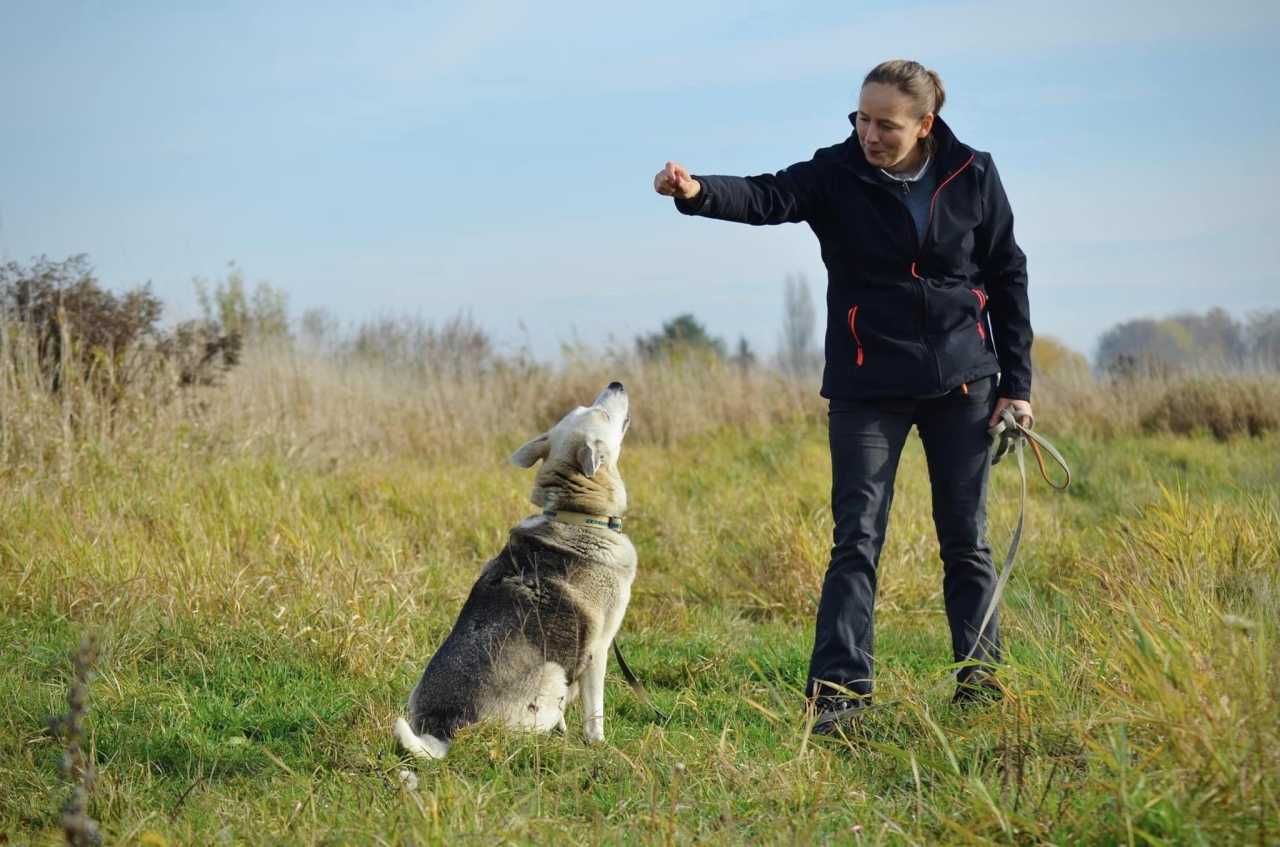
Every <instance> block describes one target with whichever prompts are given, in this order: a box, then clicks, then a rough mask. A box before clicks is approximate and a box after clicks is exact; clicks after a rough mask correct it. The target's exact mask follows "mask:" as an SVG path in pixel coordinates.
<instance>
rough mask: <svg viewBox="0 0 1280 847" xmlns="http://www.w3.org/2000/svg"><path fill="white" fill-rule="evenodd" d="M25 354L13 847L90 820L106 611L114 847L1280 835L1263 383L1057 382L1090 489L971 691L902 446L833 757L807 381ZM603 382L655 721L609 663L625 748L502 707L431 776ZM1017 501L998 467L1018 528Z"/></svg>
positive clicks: (582, 360)
mask: <svg viewBox="0 0 1280 847" xmlns="http://www.w3.org/2000/svg"><path fill="white" fill-rule="evenodd" d="M0 347H2V345H0ZM0 352H4V353H5V355H3V356H0V362H3V364H0V483H2V484H0V608H2V609H3V611H4V614H3V615H2V616H0V844H54V843H60V842H61V841H62V838H63V834H62V831H61V828H60V825H59V814H60V808H61V806H62V803H63V801H64V799H65V798H66V796H67V794H68V791H69V787H68V785H67V783H66V781H65V780H64V778H63V777H62V775H61V774H60V772H59V762H60V760H61V758H62V749H63V748H62V743H61V741H60V740H59V739H58V738H57V737H55V736H54V735H52V734H51V733H50V732H49V730H48V729H47V728H46V719H47V717H48V716H49V715H54V714H57V713H61V712H65V711H66V709H67V690H68V681H69V679H70V676H71V660H70V656H71V654H72V653H73V652H74V651H75V649H76V645H77V644H78V643H79V642H80V639H81V637H82V635H83V634H85V633H92V634H93V635H94V636H95V637H96V641H97V645H98V655H97V658H96V676H95V677H94V678H93V680H92V682H91V684H90V686H89V711H88V715H87V717H86V719H85V727H86V729H85V731H86V745H87V747H88V750H89V754H90V756H91V758H92V760H93V761H94V763H95V765H96V772H97V775H96V782H95V784H94V786H93V789H92V793H91V796H90V802H89V806H88V812H89V813H90V814H91V815H92V816H93V817H94V818H95V819H96V820H97V821H98V822H99V823H100V825H101V827H102V831H103V833H104V835H105V840H106V842H107V843H111V844H142V845H152V847H154V845H165V844H239V843H246V844H417V845H425V844H465V843H484V844H493V843H503V844H506V843H512V844H516V843H547V844H563V843H599V844H686V843H710V844H744V843H765V844H767V843H784V844H821V843H831V844H868V845H870V844H936V843H955V844H991V843H994V844H1074V843H1098V844H1135V845H1136V844H1206V845H1210V844H1211V845H1219V844H1228V843H1241V844H1274V843H1277V842H1280V710H1277V709H1276V707H1275V704H1274V702H1273V698H1272V693H1273V692H1274V691H1275V690H1277V687H1278V685H1280V651H1278V650H1277V644H1276V637H1277V634H1278V629H1280V432H1278V431H1277V430H1276V429H1275V427H1274V423H1275V422H1274V416H1275V415H1276V414H1277V411H1276V408H1277V407H1275V406H1273V405H1272V399H1273V398H1275V397H1276V396H1277V390H1278V383H1280V381H1278V380H1277V379H1276V378H1275V377H1255V378H1250V379H1229V378H1226V377H1200V378H1197V379H1195V380H1192V381H1190V382H1186V381H1179V380H1178V379H1176V378H1173V377H1168V378H1155V377H1150V378H1145V379H1133V380H1130V381H1127V382H1123V383H1121V382H1106V381H1101V380H1097V379H1095V378H1094V377H1092V376H1090V375H1089V374H1088V373H1085V372H1080V371H1079V370H1078V369H1071V368H1065V367H1064V368H1062V369H1061V370H1060V372H1058V373H1056V374H1055V371H1054V369H1053V368H1052V367H1049V368H1045V369H1044V372H1043V375H1042V376H1040V377H1038V380H1039V381H1038V382H1037V389H1036V390H1037V395H1036V398H1035V399H1036V405H1037V411H1038V417H1039V425H1040V427H1041V428H1042V430H1043V431H1044V432H1045V433H1046V434H1048V435H1049V436H1050V437H1051V438H1053V440H1054V441H1055V442H1056V443H1058V445H1059V446H1060V447H1061V448H1062V449H1063V451H1064V453H1065V454H1066V455H1067V457H1068V459H1069V460H1070V461H1071V463H1072V465H1073V468H1074V470H1075V474H1076V481H1075V483H1074V484H1073V485H1072V486H1071V488H1070V489H1069V491H1068V492H1067V493H1065V494H1057V493H1054V492H1053V491H1051V490H1050V489H1049V488H1048V487H1047V486H1045V485H1043V484H1042V483H1040V482H1038V481H1033V482H1032V483H1031V488H1030V490H1031V496H1030V502H1029V505H1028V516H1027V520H1028V529H1027V534H1026V537H1025V538H1024V541H1023V547H1022V552H1021V554H1020V557H1019V563H1018V566H1017V570H1016V571H1015V573H1014V577H1013V580H1012V583H1011V585H1010V588H1009V591H1008V593H1007V595H1006V602H1005V605H1004V611H1003V625H1004V633H1005V640H1006V645H1007V649H1008V652H1009V656H1008V666H1007V667H1005V668H1004V669H1003V670H1002V678H1003V680H1004V684H1005V685H1006V686H1007V689H1008V690H1007V694H1006V697H1005V698H1004V700H1003V701H1001V702H1000V703H998V704H995V705H993V706H990V707H988V708H982V709H960V708H955V707H952V706H951V705H950V704H949V698H950V694H951V682H950V678H949V671H950V667H949V663H950V651H949V638H948V634H947V629H946V621H945V617H944V614H943V607H942V598H941V566H940V564H939V562H938V559H937V547H936V540H935V537H934V533H933V527H932V523H931V520H930V511H929V491H928V485H927V478H926V475H925V469H924V461H923V454H922V451H921V449H920V446H919V443H918V440H917V439H916V438H915V437H914V436H913V437H912V439H911V443H910V444H909V446H908V449H907V451H906V453H905V454H904V457H903V464H902V468H901V471H900V474H899V478H898V486H897V495H896V499H895V504H894V512H893V515H892V518H891V523H890V529H889V540H888V544H887V546H886V549H885V552H884V555H883V558H882V562H881V575H882V576H881V593H880V597H879V600H878V619H877V635H878V639H877V652H878V656H877V658H878V681H877V685H878V688H877V705H876V707H875V708H874V709H873V710H872V711H871V712H870V713H869V714H868V716H867V717H866V719H865V720H864V722H863V723H862V725H861V726H860V728H859V729H858V731H857V732H855V733H853V734H852V735H851V736H850V737H849V738H847V739H841V740H835V741H833V740H829V739H818V738H813V737H811V736H810V735H809V733H808V727H807V725H806V722H805V720H804V703H803V697H802V687H803V683H804V676H805V671H806V668H807V660H808V652H809V648H810V646H811V644H812V637H813V636H812V627H813V614H814V608H815V605H816V598H817V592H818V589H819V587H820V585H821V579H822V573H823V570H824V568H825V566H826V558H827V554H828V549H829V544H830V533H831V518H830V513H829V511H828V493H829V492H828V487H829V484H830V467H829V459H828V456H827V450H826V427H825V407H824V404H823V402H822V401H821V400H820V399H819V398H818V397H817V396H816V386H815V384H813V382H812V381H811V380H809V381H795V380H789V379H786V378H783V377H781V376H778V375H775V374H772V373H771V372H769V371H767V370H763V369H754V370H743V369H739V368H735V367H732V366H729V365H727V364H718V363H714V362H710V361H707V360H702V359H697V358H691V359H688V360H683V361H681V360H677V361H666V362H663V363H650V362H643V361H637V360H635V359H634V358H633V357H629V356H625V355H618V356H607V355H603V354H602V355H596V356H578V357H571V359H570V360H569V361H568V362H567V363H566V364H565V365H564V366H563V367H557V368H548V367H543V366H537V365H534V364H531V363H527V362H526V363H521V362H518V361H515V362H508V363H506V364H504V365H502V366H501V367H491V368H487V369H486V370H484V372H472V371H468V370H467V369H465V368H453V369H450V368H439V369H431V368H428V369H425V370H411V369H405V368H395V367H388V366H387V365H386V364H385V363H381V364H380V363H377V362H372V363H371V362H367V361H365V362H362V361H356V360H350V361H338V360H335V359H332V358H325V357H322V356H317V355H309V354H302V353H298V352H290V351H287V350H286V351H274V352H273V351H266V350H263V351H258V352H256V353H252V354H251V355H249V356H248V357H247V358H246V361H245V362H244V364H243V365H241V366H240V367H238V368H236V369H234V370H232V371H231V372H230V374H229V375H228V378H227V380H226V383H225V384H224V385H221V386H211V387H201V388H193V389H190V390H184V391H176V390H173V389H170V388H166V387H165V383H164V380H163V379H162V378H161V376H162V375H161V376H157V377H156V379H155V380H153V381H151V382H149V383H147V382H145V381H139V382H138V385H139V386H140V387H138V388H137V390H136V392H134V393H126V394H123V395H119V396H116V397H114V399H113V400H112V401H111V403H110V404H107V403H104V402H100V401H96V400H95V399H93V395H92V392H91V391H89V390H88V389H86V390H84V391H79V392H77V390H76V384H75V382H74V380H72V379H70V377H69V376H68V377H66V378H65V379H64V382H63V385H62V388H61V391H60V392H58V393H50V392H49V391H47V390H46V389H45V388H44V387H42V385H41V384H40V382H39V379H38V378H37V377H36V376H35V375H33V373H32V372H31V371H30V370H29V369H24V366H23V364H22V362H23V361H24V360H23V357H22V356H21V355H9V352H10V351H3V350H0ZM610 379H620V380H622V381H623V382H625V383H626V384H627V387H628V391H629V393H630V395H631V398H632V414H633V425H632V430H631V434H630V435H629V437H628V441H627V444H626V445H625V447H624V451H623V455H622V461H621V468H622V471H623V475H624V477H625V479H626V482H627V485H628V489H629V492H630V496H631V502H632V510H631V512H630V514H629V515H628V523H627V532H628V534H629V535H630V536H631V538H632V539H633V541H634V543H635V545H636V547H637V549H638V551H639V557H640V560H639V561H640V565H639V575H638V577H637V582H636V586H635V592H634V595H633V599H632V603H631V607H630V611H629V613H628V615H627V618H626V620H625V622H624V625H623V630H622V635H621V638H622V642H623V644H624V646H625V648H626V651H627V653H628V659H629V661H630V664H631V665H632V666H633V667H634V668H635V669H636V671H637V672H638V673H639V674H640V675H641V677H642V678H643V679H644V680H645V683H646V684H647V686H648V689H649V691H650V693H651V695H652V696H653V698H654V700H655V701H656V703H657V705H658V706H659V707H660V708H661V709H662V710H663V711H664V712H665V713H666V714H667V715H668V719H667V720H665V721H658V720H656V719H655V718H654V716H653V715H652V713H651V712H650V711H649V710H648V709H647V708H646V707H645V705H644V704H643V703H642V702H640V701H639V700H638V699H637V698H636V696H635V695H634V694H633V693H632V692H631V691H630V690H629V689H628V688H627V687H626V686H625V685H624V684H623V683H622V680H621V678H620V677H619V676H618V675H617V674H616V670H615V669H613V668H611V670H610V677H609V682H608V688H607V691H606V726H605V728H606V734H607V739H608V740H607V741H606V742H605V743H603V744H599V745H592V746H589V745H587V744H585V743H584V742H583V741H582V739H581V734H580V731H579V728H578V725H576V724H575V720H574V718H575V717H576V712H571V714H570V718H569V726H570V731H569V733H568V735H567V736H563V737H562V736H558V735H552V736H528V735H521V734H512V733H509V732H504V731H502V730H499V729H497V728H494V727H487V726H480V727H477V728H474V729H472V730H470V731H467V732H466V733H464V734H463V735H462V736H461V737H460V738H459V740H458V743H457V744H456V745H455V746H454V748H453V752H452V753H451V754H450V756H449V758H448V759H447V760H445V761H443V762H436V763H427V764H423V765H418V766H416V773H417V777H418V785H417V787H416V788H412V789H411V788H408V787H406V786H405V785H404V784H403V783H402V782H401V781H400V780H399V778H398V777H397V772H398V771H399V770H400V768H401V767H403V766H404V765H403V764H402V762H401V761H400V759H399V758H398V754H397V751H396V749H395V747H394V745H393V743H392V740H391V736H390V733H389V729H390V727H391V724H392V722H393V720H394V718H395V717H396V716H397V715H398V714H399V713H400V710H401V708H402V706H403V703H404V700H405V698H406V696H407V695H408V692H409V690H410V688H411V687H412V685H413V684H414V682H415V681H416V679H417V676H418V675H419V674H420V672H421V670H422V666H423V664H424V663H425V661H426V660H427V658H428V657H429V656H430V655H431V652H432V650H433V648H434V646H435V645H436V644H438V643H439V641H440V640H441V639H442V637H443V635H444V634H445V633H446V632H447V630H448V627H449V626H450V625H451V623H452V621H453V619H454V617H455V615H456V613H457V611H458V609H459V607H460V605H461V603H462V601H463V599H464V597H465V596H466V593H467V591H468V590H469V588H470V586H471V583H472V581H473V580H474V578H475V576H476V573H477V571H478V569H479V568H480V566H481V565H482V564H483V562H484V561H485V560H486V559H487V558H488V557H489V556H491V555H493V554H494V553H495V552H496V551H497V550H498V549H500V547H501V546H502V544H503V543H504V540H505V537H506V533H507V530H508V528H509V527H510V526H512V525H513V524H515V523H516V522H517V521H519V520H520V519H521V518H523V517H524V516H526V515H528V514H530V513H531V512H532V511H534V509H533V507H532V506H531V505H530V504H529V503H528V492H529V488H530V484H531V481H532V473H531V472H527V471H520V470H518V469H516V468H514V467H512V466H510V465H508V464H507V463H506V458H507V456H508V455H509V454H510V452H511V451H512V450H513V449H514V448H515V447H516V446H518V445H519V444H520V443H521V442H522V441H524V440H525V439H526V438H528V437H531V436H532V435H535V434H537V433H538V432H540V431H541V429H542V428H544V427H546V426H547V425H549V424H550V423H552V422H553V421H554V420H555V419H556V418H558V417H559V415H560V414H562V413H563V412H564V411H566V410H567V409H568V408H570V407H571V406H573V405H576V404H579V403H585V402H589V401H590V399H591V398H592V397H593V396H594V395H595V393H596V391H598V389H599V388H600V387H601V386H603V385H604V384H605V383H606V382H608V381H609V380H610ZM86 385H87V382H86ZM161 394H163V402H162V401H161V400H159V399H157V398H159V397H160V395H161ZM1188 404H1191V405H1192V406H1194V405H1195V404H1199V406H1201V407H1204V409H1203V410H1202V411H1203V414H1202V415H1201V416H1200V417H1197V416H1196V414H1195V408H1191V409H1190V411H1188V408H1187V407H1188ZM1224 419H1226V420H1229V421H1234V423H1232V424H1231V425H1230V426H1223V427H1220V428H1221V429H1222V431H1220V432H1218V433H1217V435H1216V436H1215V434H1214V433H1213V431H1212V430H1213V429H1214V426H1213V425H1211V424H1212V422H1213V421H1218V422H1221V421H1222V420H1224ZM1188 421H1189V423H1188ZM1251 431H1252V433H1253V434H1250V432H1251ZM1017 497H1018V479H1017V475H1016V471H1015V469H1014V468H1013V467H1011V466H1010V465H1006V464H1002V465H1000V466H999V467H997V468H996V470H995V472H994V481H993V489H992V492H991V525H990V536H991V541H992V544H993V546H994V548H995V549H996V551H997V554H1002V553H1003V550H1004V549H1005V546H1006V545H1007V543H1008V538H1009V532H1010V530H1011V527H1012V525H1013V522H1014V520H1015V518H1016V514H1017V506H1018V501H1017Z"/></svg>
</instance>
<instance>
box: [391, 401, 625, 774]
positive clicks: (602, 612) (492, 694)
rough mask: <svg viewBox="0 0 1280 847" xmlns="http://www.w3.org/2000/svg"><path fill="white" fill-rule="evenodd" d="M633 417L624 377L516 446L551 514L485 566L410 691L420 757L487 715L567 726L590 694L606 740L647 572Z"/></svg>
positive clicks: (407, 735) (408, 734)
mask: <svg viewBox="0 0 1280 847" xmlns="http://www.w3.org/2000/svg"><path fill="white" fill-rule="evenodd" d="M630 423H631V416H630V403H629V400H628V398H627V393H626V390H625V389H624V388H623V386H622V384H621V383H618V382H612V383H610V384H609V385H608V387H606V388H605V389H604V390H603V391H601V392H600V394H599V396H597V397H596V399H595V402H594V403H592V404H591V405H590V406H579V407H577V408H576V409H574V410H573V411H571V412H569V413H568V414H567V415H565V416H564V418H562V419H561V420H560V422H559V423H557V424H556V425H555V426H554V427H552V428H551V429H550V430H548V431H547V432H544V433H543V434H542V435H539V436H538V437H537V438H534V439H532V440H531V441H529V442H528V443H526V444H524V445H523V446H521V447H520V448H519V449H518V450H516V451H515V453H513V454H512V456H511V462H512V463H513V464H515V465H517V466H519V467H521V468H531V467H533V466H534V464H536V463H537V462H538V461H539V460H541V462H542V466H541V467H540V468H539V469H538V473H537V475H536V477H535V479H534V484H533V492H532V494H531V495H530V499H531V500H532V501H533V503H534V505H536V506H540V507H542V509H543V511H542V513H541V514H539V515H534V516H532V517H529V518H526V519H525V520H523V521H521V522H520V523H519V524H517V525H516V526H515V527H514V528H513V529H512V530H511V531H510V534H509V536H508V539H507V544H506V546H505V547H503V549H502V551H501V552H500V553H498V555H496V556H495V557H493V559H491V560H489V562H488V563H486V564H485V566H484V568H483V569H482V570H481V572H480V576H479V578H478V579H477V580H476V583H475V585H474V586H473V587H472V589H471V593H470V595H469V596H468V597H467V600H466V602H465V603H464V604H463V607H462V611H461V612H460V613H459V614H458V620H457V622H456V623H454V625H453V629H452V630H451V631H450V633H449V635H448V637H446V638H445V640H444V643H442V644H441V645H440V648H439V649H438V650H437V651H436V653H435V655H434V656H432V657H431V660H430V661H429V662H428V663H427V667H426V670H425V671H424V672H423V674H422V678H421V679H420V680H419V681H418V684H417V686H415V687H414V689H413V693H411V694H410V695H409V703H408V708H407V714H406V716H404V717H401V718H398V719H397V720H396V724H395V730H394V735H395V738H396V740H397V741H399V743H400V745H401V746H402V747H403V748H404V749H405V750H406V751H408V752H409V753H410V754H412V755H413V756H415V757H417V758H422V759H426V758H429V759H441V758H444V756H445V755H446V754H447V753H448V751H449V745H450V744H451V743H452V740H453V737H454V735H455V734H456V733H457V732H458V730H460V729H462V728H463V727H465V726H467V725H469V724H472V723H475V722H477V721H484V720H496V721H499V722H501V723H504V724H506V725H507V726H509V727H513V728H518V729H524V730H533V731H536V732H547V731H549V730H551V729H554V728H559V729H560V730H562V731H563V730H564V729H565V722H564V714H565V709H566V707H567V706H568V705H569V704H570V703H572V702H573V701H574V700H575V699H577V698H578V697H579V695H580V696H581V698H582V704H583V709H582V714H583V734H584V735H585V737H586V739H587V741H589V742H599V741H603V740H604V677H605V665H606V662H607V659H608V651H609V646H610V644H612V642H613V638H614V636H615V635H616V634H617V632H618V628H619V627H620V626H621V625H622V617H623V615H624V614H626V611H627V603H628V601H629V600H630V598H631V583H632V581H633V580H634V579H635V573H636V551H635V547H633V546H632V544H631V541H630V539H628V538H627V536H626V535H624V534H623V533H622V516H623V515H624V514H625V512H626V509H627V491H626V488H625V486H624V485H623V483H622V477H621V475H620V474H619V473H618V455H619V453H620V452H621V449H622V439H623V437H624V436H625V435H626V433H627V428H628V427H629V426H630Z"/></svg>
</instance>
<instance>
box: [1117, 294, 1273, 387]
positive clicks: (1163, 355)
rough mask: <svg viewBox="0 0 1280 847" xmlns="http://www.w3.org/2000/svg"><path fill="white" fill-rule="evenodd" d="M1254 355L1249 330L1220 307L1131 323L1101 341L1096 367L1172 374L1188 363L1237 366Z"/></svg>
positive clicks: (1120, 326) (1187, 365)
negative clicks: (1248, 334) (1198, 313)
mask: <svg viewBox="0 0 1280 847" xmlns="http://www.w3.org/2000/svg"><path fill="white" fill-rule="evenodd" d="M1248 353H1249V342H1248V340H1247V339H1246V337H1245V328H1244V327H1242V326H1241V325H1240V323H1239V322H1238V321H1236V320H1235V319H1234V318H1232V317H1231V316H1230V315H1229V314H1227V312H1226V311H1225V310H1223V309H1220V308H1214V309H1211V310H1210V311H1209V312H1208V313H1206V314H1204V315H1194V314H1182V315H1174V316H1173V317H1169V318H1165V319H1162V320H1150V319H1141V320H1133V321H1126V322H1124V323H1121V324H1117V325H1116V326H1113V327H1111V328H1110V329H1109V330H1107V331H1106V332H1105V333H1103V335H1102V338H1101V339H1100V340H1099V342H1098V357H1097V365H1098V368H1099V369H1100V370H1104V371H1109V372H1112V373H1125V374H1131V373H1138V372H1141V373H1168V372H1171V371H1177V370H1183V369H1186V368H1189V367H1201V368H1203V367H1209V368H1214V369H1222V368H1236V367H1239V366H1240V365H1241V364H1243V363H1244V361H1245V358H1246V356H1247V355H1248Z"/></svg>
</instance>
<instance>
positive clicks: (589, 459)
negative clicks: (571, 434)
mask: <svg viewBox="0 0 1280 847" xmlns="http://www.w3.org/2000/svg"><path fill="white" fill-rule="evenodd" d="M603 463H604V442H603V441H588V442H587V443H586V444H583V445H582V446H581V447H579V448H578V469H579V470H581V471H582V475H583V476H585V477H588V478H590V477H593V476H595V475H596V471H598V470H600V465H601V464H603Z"/></svg>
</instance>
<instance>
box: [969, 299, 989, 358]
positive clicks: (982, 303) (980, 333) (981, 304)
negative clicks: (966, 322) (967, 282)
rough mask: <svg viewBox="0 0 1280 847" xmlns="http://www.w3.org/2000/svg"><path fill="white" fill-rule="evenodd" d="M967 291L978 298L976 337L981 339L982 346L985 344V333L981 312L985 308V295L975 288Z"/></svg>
mask: <svg viewBox="0 0 1280 847" xmlns="http://www.w3.org/2000/svg"><path fill="white" fill-rule="evenodd" d="M969 290H970V291H972V292H973V296H974V297H977V298H978V337H979V338H981V339H982V343H983V344H986V343H987V331H986V330H985V329H983V328H982V311H983V309H985V308H987V295H986V294H985V293H984V292H983V291H981V290H979V289H977V288H970V289H969Z"/></svg>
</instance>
